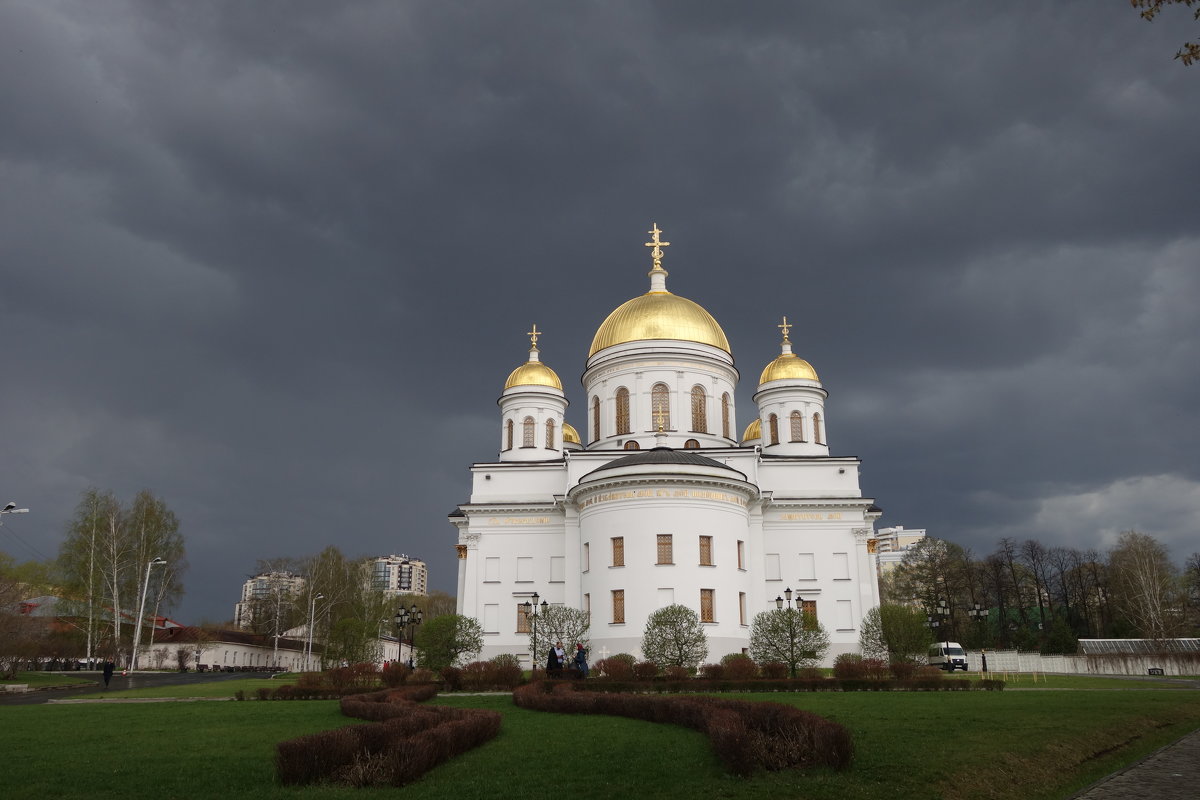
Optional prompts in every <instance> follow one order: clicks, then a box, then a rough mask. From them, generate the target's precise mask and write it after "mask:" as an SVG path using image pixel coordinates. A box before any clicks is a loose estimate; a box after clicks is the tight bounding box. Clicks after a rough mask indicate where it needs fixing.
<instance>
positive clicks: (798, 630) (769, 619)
mask: <svg viewBox="0 0 1200 800" xmlns="http://www.w3.org/2000/svg"><path fill="white" fill-rule="evenodd" d="M828 652H829V633H828V632H827V631H826V630H825V627H824V626H823V625H821V623H820V622H818V621H817V618H816V617H815V616H813V615H812V614H804V613H802V612H800V611H799V610H798V609H795V608H776V609H772V610H770V611H763V612H761V613H759V614H756V615H755V616H754V621H753V622H752V623H751V624H750V657H751V658H753V659H754V660H755V661H757V662H758V663H760V664H765V663H767V662H769V661H781V662H783V663H784V664H787V665H788V672H789V674H790V675H791V676H792V677H793V678H794V677H796V670H797V669H799V668H801V667H815V666H817V665H818V664H820V663H821V660H822V659H823V658H825V654H826V653H828Z"/></svg>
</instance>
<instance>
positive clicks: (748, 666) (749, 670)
mask: <svg viewBox="0 0 1200 800" xmlns="http://www.w3.org/2000/svg"><path fill="white" fill-rule="evenodd" d="M721 666H723V667H724V668H725V677H726V678H729V679H730V680H734V681H744V680H747V679H748V678H757V677H758V665H757V664H755V663H754V659H752V658H751V657H750V656H748V655H746V654H745V653H730V654H728V655H727V656H725V657H724V658H722V659H721Z"/></svg>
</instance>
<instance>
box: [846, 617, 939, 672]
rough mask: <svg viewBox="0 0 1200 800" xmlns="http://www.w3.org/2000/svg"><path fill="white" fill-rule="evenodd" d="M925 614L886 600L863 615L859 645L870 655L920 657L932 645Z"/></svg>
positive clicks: (878, 656) (885, 657) (898, 657)
mask: <svg viewBox="0 0 1200 800" xmlns="http://www.w3.org/2000/svg"><path fill="white" fill-rule="evenodd" d="M929 642H930V634H929V629H928V628H927V627H926V626H925V615H924V614H922V613H921V611H920V610H919V609H916V608H912V607H911V606H903V605H895V604H884V605H881V606H877V607H876V608H872V609H871V610H870V611H868V612H867V613H866V614H865V615H864V616H863V621H862V627H861V628H860V629H859V633H858V645H859V647H860V648H861V649H862V653H863V655H864V656H866V657H867V658H883V659H887V660H889V661H890V660H894V659H900V658H903V659H908V660H910V661H915V660H917V659H918V658H919V657H920V656H922V655H924V653H925V651H926V650H927V649H928V647H929Z"/></svg>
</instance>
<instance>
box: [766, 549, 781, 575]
mask: <svg viewBox="0 0 1200 800" xmlns="http://www.w3.org/2000/svg"><path fill="white" fill-rule="evenodd" d="M765 562H766V563H765V564H764V567H765V569H764V574H765V575H766V576H767V580H769V581H777V580H780V577H779V553H767V555H766V557H765Z"/></svg>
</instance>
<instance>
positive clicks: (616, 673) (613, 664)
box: [596, 653, 637, 681]
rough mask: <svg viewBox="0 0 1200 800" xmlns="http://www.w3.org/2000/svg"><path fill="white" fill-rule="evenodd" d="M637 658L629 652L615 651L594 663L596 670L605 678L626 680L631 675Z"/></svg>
mask: <svg viewBox="0 0 1200 800" xmlns="http://www.w3.org/2000/svg"><path fill="white" fill-rule="evenodd" d="M636 663H637V660H636V659H635V658H634V657H633V656H631V655H629V653H617V654H616V655H613V656H609V657H608V658H605V659H601V660H600V661H599V662H597V663H596V670H597V671H598V672H599V673H600V674H601V675H603V676H604V677H605V678H612V679H613V680H617V681H627V680H629V679H630V678H632V677H633V666H634V664H636Z"/></svg>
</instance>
